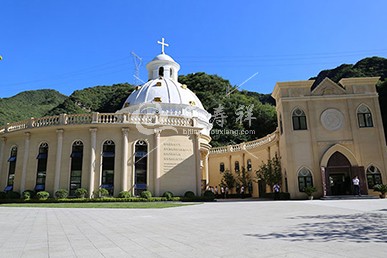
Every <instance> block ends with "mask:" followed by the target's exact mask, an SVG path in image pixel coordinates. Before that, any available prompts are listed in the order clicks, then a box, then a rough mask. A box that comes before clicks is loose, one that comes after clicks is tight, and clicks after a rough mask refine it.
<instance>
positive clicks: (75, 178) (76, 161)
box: [69, 141, 83, 196]
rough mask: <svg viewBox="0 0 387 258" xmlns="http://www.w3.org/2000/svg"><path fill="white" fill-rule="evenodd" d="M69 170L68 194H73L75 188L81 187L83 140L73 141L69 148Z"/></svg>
mask: <svg viewBox="0 0 387 258" xmlns="http://www.w3.org/2000/svg"><path fill="white" fill-rule="evenodd" d="M70 157H71V171H70V187H69V189H70V192H69V195H70V196H74V195H75V190H77V189H78V188H81V180H82V163H83V142H82V141H75V142H74V143H73V146H72V150H71V156H70Z"/></svg>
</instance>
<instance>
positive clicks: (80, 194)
mask: <svg viewBox="0 0 387 258" xmlns="http://www.w3.org/2000/svg"><path fill="white" fill-rule="evenodd" d="M86 195H87V190H86V189H85V188H78V189H77V190H75V196H76V197H77V198H85V196H86Z"/></svg>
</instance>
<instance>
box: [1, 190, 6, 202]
mask: <svg viewBox="0 0 387 258" xmlns="http://www.w3.org/2000/svg"><path fill="white" fill-rule="evenodd" d="M5 198H6V194H5V192H3V191H1V192H0V199H1V200H3V199H5Z"/></svg>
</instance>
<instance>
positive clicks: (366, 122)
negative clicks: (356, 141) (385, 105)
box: [357, 105, 374, 128]
mask: <svg viewBox="0 0 387 258" xmlns="http://www.w3.org/2000/svg"><path fill="white" fill-rule="evenodd" d="M357 119H358V121H359V127H360V128H363V127H373V126H374V124H373V122H372V114H371V111H370V110H369V108H368V107H367V106H365V105H361V106H360V107H359V108H358V109H357Z"/></svg>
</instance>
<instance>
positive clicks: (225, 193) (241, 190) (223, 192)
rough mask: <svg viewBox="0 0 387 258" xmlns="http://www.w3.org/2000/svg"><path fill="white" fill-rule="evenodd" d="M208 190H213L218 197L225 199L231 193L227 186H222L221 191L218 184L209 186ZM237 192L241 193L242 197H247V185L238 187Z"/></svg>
mask: <svg viewBox="0 0 387 258" xmlns="http://www.w3.org/2000/svg"><path fill="white" fill-rule="evenodd" d="M207 191H211V192H213V193H214V194H215V197H216V198H224V199H226V198H227V197H228V195H229V193H230V189H229V188H228V187H227V186H226V187H223V186H221V187H220V191H219V189H218V186H215V187H213V186H208V187H207ZM237 192H238V193H239V194H240V197H241V198H245V187H244V186H243V185H242V186H241V187H240V188H239V189H237Z"/></svg>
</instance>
